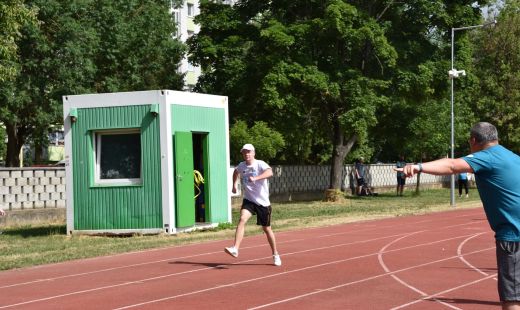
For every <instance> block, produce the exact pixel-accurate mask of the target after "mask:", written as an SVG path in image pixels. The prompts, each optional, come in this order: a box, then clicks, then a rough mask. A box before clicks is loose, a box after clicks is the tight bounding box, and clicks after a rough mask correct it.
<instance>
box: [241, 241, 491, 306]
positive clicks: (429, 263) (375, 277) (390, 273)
mask: <svg viewBox="0 0 520 310" xmlns="http://www.w3.org/2000/svg"><path fill="white" fill-rule="evenodd" d="M491 249H494V248H493V247H491V248H486V249H482V250H478V251H474V252H472V254H474V253H481V252H485V251H489V250H491ZM389 252H391V251H389ZM456 258H457V256H451V257H446V258H443V259H439V260H435V261H431V262H428V263H423V264H419V265H415V266H409V267H406V268H402V269H398V270H394V271H391V272H389V273H382V274H379V275H376V276H372V277H368V278H364V279H360V280H357V281H352V282H347V283H343V284H339V285H336V286H332V287H328V288H326V289H323V290H321V291H319V292H316V291H315V292H310V293H307V294H302V295H298V296H294V297H291V298H287V299H283V300H279V301H275V302H272V303H269V304H264V305H260V306H256V307H253V308H249V310H254V309H261V308H266V307H270V306H274V305H277V304H281V303H285V302H288V301H292V300H296V299H300V298H303V297H308V296H311V295H316V294H319V293H322V292H324V291H330V290H335V289H338V288H343V287H346V286H350V285H353V284H358V283H362V282H367V281H370V280H374V279H378V278H381V277H385V276H389V275H392V274H396V273H399V272H403V271H408V270H412V269H415V268H420V267H425V266H428V265H432V264H436V263H440V262H443V261H447V260H451V259H456ZM433 296H435V295H433Z"/></svg>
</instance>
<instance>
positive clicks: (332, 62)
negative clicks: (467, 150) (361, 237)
mask: <svg viewBox="0 0 520 310" xmlns="http://www.w3.org/2000/svg"><path fill="white" fill-rule="evenodd" d="M487 2H488V1H477V2H475V1H466V0H458V1H441V0H437V1H429V0H428V1H427V0H413V1H405V2H395V1H344V0H327V1H239V2H238V3H237V5H235V6H234V7H229V6H226V5H220V4H217V3H214V2H213V1H202V2H201V12H202V14H201V15H200V16H199V17H197V22H198V23H200V25H201V32H200V33H199V34H198V35H196V36H194V37H193V38H192V39H191V40H189V42H188V45H189V46H190V54H191V58H190V59H191V60H192V61H193V62H194V63H197V64H200V65H201V66H202V67H203V70H204V74H203V76H202V78H201V79H200V80H199V82H200V83H199V84H198V86H197V89H198V90H200V91H204V92H210V93H217V94H223V95H228V96H229V97H230V113H231V119H232V120H236V119H246V120H251V121H253V120H263V121H265V122H267V124H268V126H269V127H271V128H274V129H276V130H277V131H279V132H280V133H282V134H283V136H284V138H285V140H286V141H290V143H287V147H286V152H285V154H284V155H285V157H279V158H278V161H280V162H287V163H294V161H296V162H298V163H300V162H303V163H322V162H323V160H328V161H327V163H330V164H331V165H332V178H331V184H330V187H331V188H339V182H340V177H341V169H342V165H343V164H344V162H345V159H346V158H349V157H350V156H349V157H347V156H348V155H349V153H350V152H351V151H352V150H355V152H356V153H357V154H363V155H365V156H366V157H367V158H368V157H371V155H373V152H376V154H378V155H381V157H382V158H385V159H389V158H395V156H397V155H398V154H399V152H405V151H406V152H411V151H412V150H413V151H414V153H413V154H410V155H411V156H414V157H416V156H419V157H421V156H423V155H424V154H427V156H431V157H434V156H438V155H439V154H443V153H445V151H446V147H445V146H446V145H448V143H449V139H448V137H449V132H446V128H449V126H448V124H449V119H447V120H445V123H443V120H441V119H440V118H437V117H432V114H435V115H436V116H437V115H439V117H440V116H441V115H443V114H445V113H446V111H448V110H446V109H447V108H448V109H449V104H447V103H448V101H447V100H448V99H449V97H448V96H447V94H448V92H447V91H448V81H447V74H446V72H447V71H448V69H449V65H448V64H449V44H448V43H449V31H448V30H449V28H450V27H457V26H460V25H467V24H468V23H469V24H474V23H478V22H479V21H480V8H479V5H484V4H485V3H487ZM462 60H465V59H464V58H463V59H462ZM427 106H431V108H430V109H428V108H426V107H427ZM419 108H421V109H419ZM425 122H428V124H426V125H427V126H423V127H420V128H421V129H424V132H417V128H418V127H417V126H421V125H420V124H425ZM466 122H467V118H462V119H461V120H460V121H458V123H460V124H465V123H466ZM461 127H462V126H459V128H461ZM429 135H431V137H432V138H431V139H430V136H429ZM403 138H406V141H403ZM443 140H445V141H443ZM439 141H441V142H439ZM231 143H232V144H233V143H235V142H234V141H232V142H231ZM324 151H328V152H329V153H328V154H329V155H328V156H325V155H324ZM315 154H317V155H315Z"/></svg>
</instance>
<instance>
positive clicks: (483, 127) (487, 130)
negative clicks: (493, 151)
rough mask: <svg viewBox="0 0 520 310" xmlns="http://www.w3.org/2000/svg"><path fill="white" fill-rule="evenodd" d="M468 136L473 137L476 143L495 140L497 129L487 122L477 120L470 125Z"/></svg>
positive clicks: (496, 138)
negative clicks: (477, 121)
mask: <svg viewBox="0 0 520 310" xmlns="http://www.w3.org/2000/svg"><path fill="white" fill-rule="evenodd" d="M470 136H471V137H472V138H475V142H477V143H478V144H482V143H486V142H490V141H497V140H498V131H497V128H496V127H495V126H493V125H492V124H490V123H488V122H479V123H476V124H475V125H473V127H471V132H470Z"/></svg>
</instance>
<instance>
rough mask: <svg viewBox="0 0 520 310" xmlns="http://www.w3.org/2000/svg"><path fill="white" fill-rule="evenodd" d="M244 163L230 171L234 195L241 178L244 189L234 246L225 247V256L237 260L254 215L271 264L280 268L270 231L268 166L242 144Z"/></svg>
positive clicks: (252, 150) (271, 173)
mask: <svg viewBox="0 0 520 310" xmlns="http://www.w3.org/2000/svg"><path fill="white" fill-rule="evenodd" d="M240 153H242V156H243V157H244V161H243V162H241V163H240V164H239V165H238V166H237V167H236V169H235V171H234V172H233V189H232V192H233V193H236V192H237V182H238V178H239V176H240V177H241V183H242V188H243V189H244V200H243V202H242V208H241V209H240V221H239V222H238V225H237V228H236V232H235V244H234V245H233V246H231V247H228V248H225V251H226V253H228V254H229V255H231V256H233V257H238V249H239V248H240V243H241V242H242V239H243V238H244V232H245V226H246V223H247V221H248V220H249V219H250V218H251V216H253V215H255V214H256V218H257V220H256V224H257V225H261V226H262V229H263V231H264V232H265V234H266V236H267V241H268V242H269V245H270V246H271V250H272V253H273V264H274V265H275V266H281V265H282V260H281V259H280V255H279V254H278V250H277V249H276V239H275V237H274V233H273V230H272V229H271V211H272V208H271V202H270V201H269V185H268V182H267V179H268V178H270V177H271V176H272V175H273V171H272V169H271V167H270V166H269V165H268V164H267V163H266V162H264V161H262V160H258V159H255V147H254V146H253V145H252V144H244V146H243V147H242V149H241V150H240Z"/></svg>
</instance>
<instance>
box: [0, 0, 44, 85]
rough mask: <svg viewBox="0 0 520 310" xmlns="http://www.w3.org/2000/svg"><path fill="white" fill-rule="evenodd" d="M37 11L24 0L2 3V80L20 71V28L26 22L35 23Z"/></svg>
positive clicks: (0, 40)
mask: <svg viewBox="0 0 520 310" xmlns="http://www.w3.org/2000/svg"><path fill="white" fill-rule="evenodd" d="M35 22H36V19H35V11H34V10H31V9H29V8H28V7H26V6H25V4H24V3H23V1H22V0H4V1H2V2H1V3H0V82H1V83H3V82H6V81H8V80H10V79H12V78H14V77H15V76H16V74H17V72H18V69H19V68H18V66H17V61H16V59H17V56H18V46H17V45H16V40H17V39H18V38H19V37H20V35H21V33H20V28H21V27H22V26H23V25H24V24H26V23H35Z"/></svg>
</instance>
